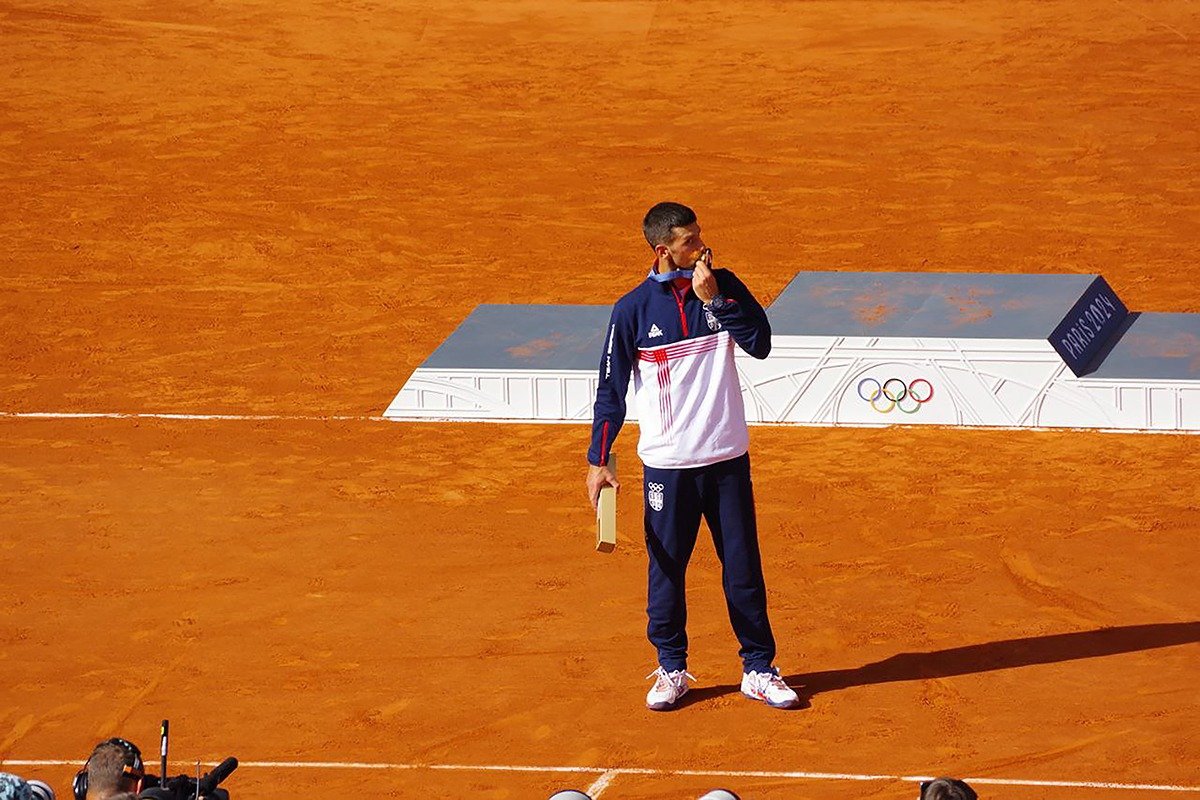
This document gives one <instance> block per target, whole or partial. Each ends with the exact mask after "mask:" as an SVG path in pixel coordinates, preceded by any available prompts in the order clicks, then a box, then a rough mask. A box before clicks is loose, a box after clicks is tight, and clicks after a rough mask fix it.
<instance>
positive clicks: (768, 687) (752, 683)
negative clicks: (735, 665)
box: [742, 667, 800, 708]
mask: <svg viewBox="0 0 1200 800" xmlns="http://www.w3.org/2000/svg"><path fill="white" fill-rule="evenodd" d="M742 694H744V695H746V697H749V698H750V699H752V700H761V701H763V702H764V703H766V704H767V705H769V706H771V707H772V708H791V707H792V706H794V705H796V704H798V703H799V702H800V696H799V695H798V694H796V693H795V692H794V691H792V688H791V687H790V686H788V685H787V684H786V683H785V682H784V680H783V678H781V677H779V670H778V669H776V668H775V667H771V671H770V672H747V673H745V674H743V675H742Z"/></svg>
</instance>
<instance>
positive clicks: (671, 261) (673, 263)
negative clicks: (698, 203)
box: [654, 222, 705, 272]
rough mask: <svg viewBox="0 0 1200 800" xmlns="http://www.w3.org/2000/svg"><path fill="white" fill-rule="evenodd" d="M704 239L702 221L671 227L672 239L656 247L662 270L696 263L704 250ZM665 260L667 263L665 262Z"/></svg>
mask: <svg viewBox="0 0 1200 800" xmlns="http://www.w3.org/2000/svg"><path fill="white" fill-rule="evenodd" d="M704 247H705V245H704V240H703V239H702V238H700V223H698V222H693V223H692V224H691V225H687V226H684V227H675V228H671V241H670V242H669V243H668V244H660V245H658V246H657V247H655V248H654V252H655V253H656V254H657V255H658V263H659V266H660V270H659V271H660V272H662V271H664V269H661V268H665V270H672V269H689V268H690V267H691V266H692V265H693V264H695V263H696V259H697V258H699V257H700V253H701V252H703V250H704ZM664 260H666V263H665V264H664V263H663V262H664Z"/></svg>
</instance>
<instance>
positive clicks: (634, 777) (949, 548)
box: [0, 0, 1200, 800]
mask: <svg viewBox="0 0 1200 800" xmlns="http://www.w3.org/2000/svg"><path fill="white" fill-rule="evenodd" d="M0 50H2V52H3V56H2V61H0V163H2V167H0V196H2V200H0V238H2V242H3V248H2V252H0V333H2V336H0V412H3V413H4V415H5V416H4V417H2V418H0V575H2V579H0V760H4V761H5V762H6V764H7V766H6V767H5V768H7V769H9V770H12V771H16V772H19V773H22V774H25V775H27V776H30V777H41V778H44V779H46V780H49V781H50V782H52V783H53V784H54V785H55V787H56V788H57V789H58V791H59V797H60V798H66V797H69V788H68V783H67V782H68V779H69V776H70V774H71V773H72V772H73V771H74V768H75V767H74V766H73V764H74V763H76V762H78V761H80V760H82V758H83V757H84V756H85V755H86V754H87V753H88V752H89V751H90V748H91V746H92V745H93V744H94V743H95V742H96V741H97V740H99V739H100V738H103V737H108V736H111V735H114V734H120V735H123V736H126V737H128V738H131V739H133V740H135V741H137V742H138V743H140V744H141V746H142V747H143V749H144V750H145V751H146V752H147V758H148V760H149V761H151V762H155V761H156V759H155V755H154V753H155V751H156V750H157V733H158V722H159V720H160V719H162V718H164V717H169V718H170V719H171V720H172V729H173V734H174V735H173V737H172V754H173V756H174V757H175V759H176V761H175V763H173V764H172V772H182V771H185V770H187V769H189V763H191V762H192V760H193V759H203V760H205V761H206V762H208V763H212V762H215V761H216V760H218V759H220V758H221V757H223V756H226V755H236V756H238V757H239V758H241V759H242V760H243V762H270V764H268V765H260V766H255V765H254V764H247V765H245V766H243V768H242V769H241V770H239V771H238V772H237V773H235V774H234V776H233V777H232V778H230V780H229V781H228V782H227V783H226V786H227V788H229V789H230V790H231V791H232V792H233V795H234V797H235V800H242V799H243V798H247V799H248V798H275V797H334V796H343V795H350V794H353V795H356V796H362V797H420V798H460V797H468V796H469V797H486V798H541V797H544V796H545V795H547V794H549V793H550V791H551V790H553V789H555V788H561V787H563V786H576V787H579V788H587V787H589V786H593V785H596V784H599V785H598V786H597V787H596V789H595V791H596V793H597V794H601V793H602V794H603V797H604V798H605V800H609V799H610V798H611V800H620V799H621V798H664V799H666V798H686V797H689V796H691V797H694V796H695V795H696V794H699V792H700V791H701V790H703V789H707V788H711V787H712V786H716V785H725V786H729V787H732V788H734V789H737V790H738V791H740V792H741V793H742V794H743V796H744V797H746V798H764V799H769V798H818V799H820V800H825V799H826V798H827V799H828V800H834V799H835V798H837V799H839V800H840V798H851V797H864V796H866V797H879V798H897V800H901V799H905V800H907V799H908V798H913V797H915V794H916V786H915V784H913V783H911V782H905V781H902V780H898V779H894V778H887V777H884V778H882V779H879V780H871V781H855V780H849V779H846V780H836V779H833V778H830V777H827V776H826V777H820V776H817V777H811V778H800V777H797V776H791V777H780V776H777V775H776V776H771V775H767V776H761V775H760V776H740V777H739V776H708V775H689V774H679V773H680V771H689V770H691V771H716V772H736V771H756V772H767V773H778V772H809V773H836V774H844V775H847V776H871V775H876V776H919V775H932V774H947V773H948V774H955V775H961V776H970V777H975V778H991V779H996V780H1000V781H1001V782H1000V783H996V784H985V785H982V786H981V787H979V788H981V789H982V794H983V795H984V796H985V797H986V798H1014V799H1018V800H1032V798H1042V797H1046V798H1054V799H1055V800H1092V799H1093V798H1094V799H1095V800H1125V798H1130V799H1132V798H1134V797H1144V796H1148V795H1152V796H1155V797H1162V798H1185V797H1196V796H1197V794H1196V793H1197V792H1198V791H1200V743H1198V742H1200V740H1198V739H1197V736H1196V734H1197V731H1198V730H1200V710H1198V706H1197V696H1198V692H1197V683H1198V678H1200V669H1198V667H1197V664H1198V663H1200V660H1198V657H1200V646H1198V642H1200V621H1198V620H1200V585H1198V583H1200V582H1198V581H1197V577H1196V576H1197V567H1200V559H1198V557H1197V553H1198V552H1200V549H1198V536H1197V531H1198V522H1197V519H1198V515H1200V488H1198V486H1200V481H1198V480H1197V478H1198V476H1200V451H1198V447H1200V440H1198V439H1196V438H1195V437H1191V436H1142V435H1114V434H1101V433H1088V432H1040V433H1035V432H1019V431H1017V432H1014V431H985V430H955V429H929V428H924V429H912V428H908V429H905V428H893V429H886V430H865V429H836V430H832V429H818V428H768V427H763V428H755V429H754V430H753V432H752V442H753V443H752V454H753V459H754V464H755V479H756V490H757V494H758V509H759V519H760V528H761V539H762V546H763V549H764V552H765V559H766V571H767V582H768V586H769V589H770V606H771V611H772V617H773V622H774V626H775V631H776V635H777V638H778V640H779V644H780V652H779V658H778V663H779V664H780V665H781V667H782V668H783V671H784V674H785V675H786V676H788V677H789V678H790V680H792V682H793V683H794V684H795V685H797V686H798V687H799V688H800V689H801V691H802V692H803V694H804V696H805V697H806V698H807V708H804V709H803V710H800V711H795V712H790V713H789V712H777V711H773V710H771V709H768V708H766V707H764V706H762V705H759V704H754V703H752V702H750V701H748V700H746V699H744V698H742V697H741V696H740V695H739V694H737V693H736V683H737V680H738V677H739V673H740V665H739V662H738V660H737V656H736V649H737V646H736V643H735V641H734V639H733V635H732V632H731V631H730V629H729V623H728V621H727V619H726V617H725V610H724V603H723V600H722V598H721V595H720V585H719V583H720V582H719V572H718V565H717V564H716V559H715V556H714V555H713V552H712V546H711V543H710V542H708V540H707V534H704V535H703V536H704V538H702V541H701V546H700V547H699V548H698V551H697V556H696V560H695V563H694V565H693V569H692V571H691V573H690V574H691V584H690V599H691V623H690V628H689V629H690V633H691V637H692V648H691V671H692V672H693V673H694V674H695V675H696V676H697V678H698V679H699V684H698V688H697V690H696V692H695V695H694V697H695V699H694V701H693V702H692V703H691V704H690V705H688V706H687V707H686V708H683V709H682V710H679V711H678V712H675V713H670V714H654V713H651V712H649V711H647V710H645V709H644V707H643V696H644V692H645V690H646V689H647V688H648V685H649V684H648V682H647V681H644V680H643V679H642V676H643V675H645V674H646V673H648V672H650V671H651V669H653V667H654V658H653V652H652V650H651V648H650V646H649V644H648V643H647V642H646V641H645V640H644V635H643V633H644V628H645V620H644V610H643V607H644V603H645V597H644V594H645V586H644V583H645V556H644V554H643V552H642V550H641V547H640V535H639V531H640V518H641V509H640V499H639V496H638V492H637V491H636V488H634V489H630V488H627V490H626V492H625V493H624V495H623V497H622V499H621V501H620V526H621V537H622V538H621V543H620V545H619V546H618V550H617V552H616V553H614V554H611V555H608V556H603V555H599V554H597V553H595V552H594V551H593V549H592V546H593V541H592V537H593V520H592V516H591V512H590V509H589V508H588V506H587V500H586V497H585V494H584V489H583V475H584V466H585V465H584V455H583V454H584V450H585V448H586V444H587V437H588V431H587V429H586V427H585V426H580V425H560V426H533V425H509V426H500V425H493V424H401V423H389V422H383V421H379V420H377V419H372V418H373V417H377V416H378V415H379V414H380V413H381V411H382V410H383V409H384V408H385V407H386V405H387V403H388V402H389V401H390V400H391V398H392V396H393V395H394V394H395V392H396V391H397V390H398V388H399V387H400V386H401V384H402V383H403V382H404V380H405V379H406V378H407V377H408V375H409V374H410V373H411V372H412V370H413V369H414V368H416V367H417V366H418V365H419V364H420V363H421V362H422V361H423V360H424V359H425V358H426V356H427V355H428V354H429V353H430V352H432V351H433V349H434V348H435V347H437V345H438V344H439V343H440V342H441V341H442V340H443V339H444V338H445V337H446V336H448V335H449V334H450V332H451V331H452V330H453V329H454V327H455V326H456V325H457V324H458V323H459V322H460V321H461V320H462V319H463V318H464V317H466V315H467V314H468V313H469V312H470V311H471V309H472V308H474V307H475V305H476V304H478V303H482V302H491V303H604V304H607V303H611V302H612V301H613V300H614V299H616V297H618V296H619V295H620V294H621V293H623V292H624V291H626V290H627V289H628V288H629V287H630V286H631V285H632V284H633V283H634V282H636V281H637V280H639V279H640V277H641V274H642V272H643V270H644V269H645V268H646V266H647V264H648V261H649V249H648V248H647V247H646V245H645V243H644V242H643V241H641V239H640V230H639V225H640V221H641V216H642V214H643V213H644V212H645V210H646V209H647V208H648V207H649V206H650V205H651V204H653V203H654V202H657V201H659V200H662V199H677V200H681V201H683V202H686V203H688V204H689V205H692V206H693V207H695V208H696V209H697V211H698V212H699V214H700V219H701V223H702V224H703V226H704V229H705V236H706V240H707V241H708V243H709V244H710V245H712V246H713V248H714V250H715V251H716V254H717V262H718V264H721V265H724V266H729V267H732V268H734V269H735V270H736V271H737V272H738V273H739V275H740V276H741V277H743V278H744V279H745V280H746V281H747V283H749V284H750V285H751V287H752V288H753V289H754V290H755V291H756V293H757V294H758V296H759V298H760V299H762V300H763V301H764V303H765V302H769V301H770V300H772V299H774V298H775V297H776V296H777V295H778V294H779V293H780V291H782V289H783V287H784V286H785V285H786V283H787V282H788V280H789V279H790V278H791V277H792V275H793V274H794V273H795V272H796V271H797V270H800V269H847V270H938V271H983V272H988V271H992V272H1026V273H1029V272H1034V273H1036V272H1079V273H1100V274H1103V275H1104V276H1105V277H1106V278H1107V279H1108V280H1109V282H1110V283H1111V284H1112V285H1113V287H1114V288H1115V289H1116V291H1117V292H1119V293H1120V295H1121V297H1122V298H1123V299H1124V300H1125V301H1126V302H1127V303H1128V304H1129V305H1130V307H1131V308H1133V309H1135V310H1154V311H1184V312H1200V282H1198V281H1197V266H1198V264H1197V255H1196V254H1197V252H1198V251H1200V222H1198V220H1200V171H1198V170H1197V168H1196V164H1197V156H1198V155H1200V133H1198V127H1200V125H1198V120H1200V4H1197V3H1196V2H1192V1H1190V0H1072V1H1071V2H1066V1H1064V0H1048V1H1039V2H1031V1H1029V0H1004V1H1003V2H1001V1H999V0H978V1H977V2H970V1H968V2H920V1H919V0H912V2H882V1H876V0H859V1H853V2H851V1H849V0H838V1H836V2H766V0H761V1H759V0H724V1H723V2H709V1H707V0H696V1H695V2H667V0H663V1H662V2H650V1H649V0H647V1H646V2H642V1H640V0H624V1H622V0H612V1H607V2H606V1H604V0H575V1H574V2H570V1H568V0H477V1H476V2H449V1H448V0H447V1H446V2H425V3H420V2H404V1H403V0H397V2H370V0H356V1H353V2H351V1H350V0H347V1H346V2H332V0H286V2H257V0H256V2H224V1H214V0H204V1H203V2H201V1H200V0H188V1H187V2H170V3H168V2H148V1H145V0H144V1H142V2H133V1H131V0H112V2H98V1H97V0H78V2H66V0H45V1H44V2H38V1H37V0H28V1H26V0H17V2H0ZM30 412H122V413H130V414H136V413H143V414H152V413H187V414H232V415H245V416H249V417H256V416H257V417H267V416H270V415H291V416H294V417H297V418H291V419H238V420H194V419H179V420H164V419H151V418H122V419H38V418H32V417H26V416H17V415H18V414H22V413H30ZM635 439H636V429H632V428H631V429H630V430H627V431H626V433H625V434H624V435H623V436H621V438H620V439H619V440H618V444H617V453H618V454H619V456H620V458H621V460H622V462H623V464H624V465H626V470H625V473H624V475H625V477H626V478H627V479H631V480H632V486H634V487H636V484H637V482H638V481H637V477H636V472H635V470H634V465H636V464H637V460H636V455H635V452H634V445H635ZM14 761H16V762H43V763H38V764H32V765H31V764H28V763H26V764H25V765H21V764H20V763H18V764H16V765H14V763H13V762H14ZM55 761H59V762H62V761H70V762H72V763H71V764H65V763H58V764H54V763H44V762H55ZM284 762H305V763H303V764H301V765H298V766H282V763H284ZM315 762H339V763H341V762H347V763H351V762H352V763H359V764H366V765H407V767H409V768H382V767H378V766H375V767H367V768H360V769H351V768H348V767H345V766H340V767H339V766H333V767H330V766H325V767H321V766H317V765H315ZM438 765H440V766H446V765H464V766H510V767H511V766H534V767H553V766H567V767H579V768H589V769H590V770H591V771H581V772H566V773H553V772H544V771H541V772H539V771H529V772H513V771H496V770H492V771H486V770H448V769H436V768H432V767H434V766H438ZM609 768H618V769H619V768H627V769H637V770H643V771H642V772H636V771H635V772H615V773H610V774H609V775H608V776H607V778H608V780H607V781H601V780H600V779H601V778H602V777H604V776H603V771H604V770H605V769H609ZM1021 780H1027V781H1049V782H1052V783H1057V784H1071V783H1076V784H1078V783H1092V784H1125V785H1128V784H1154V785H1159V786H1163V787H1173V788H1168V789H1163V790H1158V791H1150V790H1135V789H1131V788H1128V787H1126V788H1121V787H1119V786H1118V787H1113V786H1108V787H1102V786H1080V785H1056V786H1050V787H1046V786H1029V785H1018V784H1014V783H1012V782H1013V781H1021Z"/></svg>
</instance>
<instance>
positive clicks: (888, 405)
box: [858, 378, 933, 414]
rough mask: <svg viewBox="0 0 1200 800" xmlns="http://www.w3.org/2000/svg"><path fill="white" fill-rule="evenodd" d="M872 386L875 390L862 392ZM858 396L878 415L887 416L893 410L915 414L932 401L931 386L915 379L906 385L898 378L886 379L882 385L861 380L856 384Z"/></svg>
mask: <svg viewBox="0 0 1200 800" xmlns="http://www.w3.org/2000/svg"><path fill="white" fill-rule="evenodd" d="M872 384H874V386H875V388H874V389H871V390H870V392H869V393H867V392H864V391H863V387H868V388H869V387H870V386H871V385H872ZM858 396H859V397H861V398H862V399H863V400H865V401H866V402H868V403H870V404H871V408H873V409H875V410H876V411H878V412H879V413H880V414H887V413H889V412H891V410H892V409H893V408H898V409H900V410H901V411H903V412H904V413H905V414H915V413H917V412H918V411H920V410H921V406H923V405H925V404H926V403H928V402H929V401H930V400H932V399H933V384H932V383H930V382H929V381H927V380H925V379H924V378H916V379H915V380H911V381H909V382H908V383H905V382H904V381H902V380H901V379H900V378H888V379H887V380H886V381H884V382H883V383H880V382H879V381H877V380H875V379H874V378H863V379H862V380H861V381H859V382H858Z"/></svg>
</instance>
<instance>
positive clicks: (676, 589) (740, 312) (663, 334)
mask: <svg viewBox="0 0 1200 800" xmlns="http://www.w3.org/2000/svg"><path fill="white" fill-rule="evenodd" d="M713 274H714V276H715V277H716V280H717V288H718V292H719V295H718V297H717V298H716V299H714V301H713V302H712V303H711V304H710V306H709V308H705V307H704V306H703V304H702V303H701V302H700V299H699V298H698V297H696V295H695V294H694V293H693V292H692V290H691V288H690V287H685V288H684V289H682V290H681V289H679V288H678V287H676V286H675V285H674V284H673V283H669V282H668V283H659V282H657V281H654V280H652V279H651V278H649V277H647V278H646V280H645V281H643V282H642V283H641V284H640V285H638V286H637V288H635V289H634V290H633V291H631V292H629V293H628V294H626V295H625V296H624V297H622V298H621V299H620V300H618V301H617V303H616V305H614V306H613V312H612V318H611V320H610V321H609V325H608V330H607V331H606V333H605V337H604V347H603V352H602V353H601V357H600V380H599V385H598V387H597V390H596V403H595V406H594V407H593V418H592V443H591V447H590V448H589V450H588V461H589V462H590V463H591V464H594V465H603V464H607V463H608V456H609V453H610V452H611V451H612V445H613V440H614V439H615V438H616V436H617V434H618V433H619V432H620V430H621V426H622V425H623V424H624V422H625V397H626V392H627V390H628V387H629V379H630V376H631V375H632V377H633V383H634V396H635V397H636V400H637V404H638V425H639V427H640V429H641V434H640V438H639V439H638V456H639V457H640V458H641V459H642V463H643V465H644V470H643V471H644V481H643V483H644V485H643V487H642V488H643V493H644V496H645V530H646V549H647V552H648V553H649V588H648V602H647V613H648V615H649V619H650V622H649V626H648V629H647V635H648V637H649V639H650V641H651V643H652V644H654V646H655V647H656V648H657V650H658V660H659V664H660V665H661V666H662V667H663V668H664V669H666V670H667V671H673V670H677V669H686V667H687V632H686V623H687V604H686V599H685V580H684V579H685V573H686V570H687V564H688V560H689V559H690V557H691V554H692V550H693V548H694V547H695V545H696V537H697V534H698V532H699V529H700V518H701V516H703V518H704V519H705V521H706V522H707V523H708V527H709V530H710V531H711V533H712V537H713V545H714V546H715V548H716V551H717V556H718V557H719V558H720V560H721V565H722V570H723V573H722V583H723V586H724V589H725V600H726V604H727V606H728V610H729V618H730V621H731V622H732V624H733V629H734V633H735V634H736V635H737V638H738V641H739V643H740V644H741V650H740V651H739V652H740V655H741V657H742V661H743V665H744V668H745V670H746V671H747V672H749V671H751V670H757V671H760V672H761V671H765V670H767V669H769V668H770V667H771V665H772V662H773V661H774V658H775V639H774V637H773V636H772V634H771V626H770V622H769V621H768V619H767V604H766V587H765V585H764V582H763V574H762V562H761V558H760V555H759V550H758V532H757V528H756V524H755V516H754V496H753V491H752V487H751V482H750V457H749V454H748V452H747V451H748V449H749V444H750V437H749V431H748V430H747V428H746V413H745V408H744V406H743V404H742V393H741V384H740V381H739V380H738V375H737V368H736V366H735V364H734V347H735V346H738V347H741V348H742V349H743V350H744V351H746V352H747V353H749V354H750V355H751V356H753V357H755V358H766V357H767V354H768V353H769V352H770V350H771V326H770V323H769V322H768V321H767V315H766V312H764V311H763V308H762V306H761V305H759V303H758V301H757V300H755V299H754V296H753V295H752V294H751V293H750V290H749V289H747V288H746V286H745V284H743V283H742V282H741V281H740V280H738V278H737V276H735V275H734V274H733V273H732V272H730V271H728V270H724V269H716V270H713Z"/></svg>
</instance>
